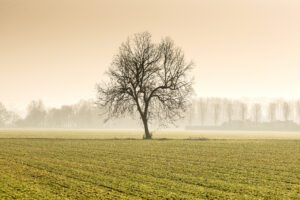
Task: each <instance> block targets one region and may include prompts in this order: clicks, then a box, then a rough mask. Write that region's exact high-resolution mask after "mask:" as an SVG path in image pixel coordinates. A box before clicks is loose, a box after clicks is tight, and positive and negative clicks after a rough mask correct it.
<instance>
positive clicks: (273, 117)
mask: <svg viewBox="0 0 300 200" xmlns="http://www.w3.org/2000/svg"><path fill="white" fill-rule="evenodd" d="M276 109H277V106H276V103H270V104H269V106H268V117H269V120H270V122H273V121H275V120H276Z"/></svg>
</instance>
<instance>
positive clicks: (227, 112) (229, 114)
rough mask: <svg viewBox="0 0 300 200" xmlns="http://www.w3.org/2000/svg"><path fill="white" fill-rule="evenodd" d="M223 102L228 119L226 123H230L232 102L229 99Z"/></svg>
mask: <svg viewBox="0 0 300 200" xmlns="http://www.w3.org/2000/svg"><path fill="white" fill-rule="evenodd" d="M225 102H226V104H227V106H226V115H227V119H228V122H229V123H231V121H232V115H233V102H232V100H230V99H228V100H225Z"/></svg>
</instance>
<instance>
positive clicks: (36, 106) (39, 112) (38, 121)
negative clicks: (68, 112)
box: [24, 100, 47, 127]
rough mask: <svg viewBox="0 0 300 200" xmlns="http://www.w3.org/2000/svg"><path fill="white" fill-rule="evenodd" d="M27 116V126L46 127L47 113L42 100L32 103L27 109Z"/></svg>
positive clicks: (25, 121)
mask: <svg viewBox="0 0 300 200" xmlns="http://www.w3.org/2000/svg"><path fill="white" fill-rule="evenodd" d="M27 110H28V111H27V116H26V118H25V120H24V123H25V126H28V127H44V125H45V124H44V122H45V117H46V114H47V111H46V109H45V106H44V104H43V102H42V101H41V100H39V101H32V102H30V104H29V105H28V108H27Z"/></svg>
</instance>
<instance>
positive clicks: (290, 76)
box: [0, 0, 300, 109]
mask: <svg viewBox="0 0 300 200" xmlns="http://www.w3.org/2000/svg"><path fill="white" fill-rule="evenodd" d="M299 24H300V1H298V0H264V1H262V0H185V1H180V0H151V1H150V0H148V1H146V0H119V1H116V0H81V1H79V0H43V1H41V0H26V1H25V0H0V102H3V103H4V104H5V105H7V106H8V107H11V108H16V109H24V108H25V107H26V105H27V103H28V102H29V101H30V100H33V99H42V100H43V101H44V102H45V104H46V105H48V106H60V105H61V104H70V103H75V102H77V101H78V100H79V99H86V98H94V97H95V93H96V91H95V83H96V82H99V81H101V78H102V76H103V73H104V71H105V70H106V69H107V67H108V66H109V64H110V62H111V60H112V57H113V55H114V54H115V53H116V52H117V49H118V47H119V45H120V44H121V42H123V41H125V40H126V38H127V36H130V35H132V34H134V33H136V32H141V31H149V32H151V33H152V34H153V38H154V40H155V41H159V40H160V38H161V37H164V36H170V37H171V38H173V39H174V40H175V43H176V44H177V45H179V46H180V47H182V49H183V50H184V52H185V54H186V56H187V57H188V58H189V59H192V60H193V61H194V62H195V64H196V65H195V70H194V74H195V91H196V94H197V95H198V96H225V97H235V98H238V97H262V96H264V97H285V98H300V93H299V92H298V86H299V85H300V78H299V77H298V76H299V74H300V37H299V35H300V26H299Z"/></svg>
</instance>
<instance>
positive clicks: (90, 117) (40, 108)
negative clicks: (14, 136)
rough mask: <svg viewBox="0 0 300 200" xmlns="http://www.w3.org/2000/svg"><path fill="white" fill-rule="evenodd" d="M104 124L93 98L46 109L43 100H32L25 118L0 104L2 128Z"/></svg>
mask: <svg viewBox="0 0 300 200" xmlns="http://www.w3.org/2000/svg"><path fill="white" fill-rule="evenodd" d="M101 125H102V121H101V117H100V116H99V110H97V109H96V107H95V104H94V102H93V101H92V100H82V101H80V102H79V103H77V104H74V105H64V106H61V107H60V108H50V109H46V107H45V105H44V103H43V102H42V101H40V100H39V101H32V102H31V103H30V104H29V105H28V108H27V114H26V116H25V117H24V118H22V117H20V116H19V115H18V114H17V113H14V112H12V111H8V110H7V109H6V108H5V107H4V105H3V104H0V127H2V128H11V127H12V128H98V127H100V126H101Z"/></svg>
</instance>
